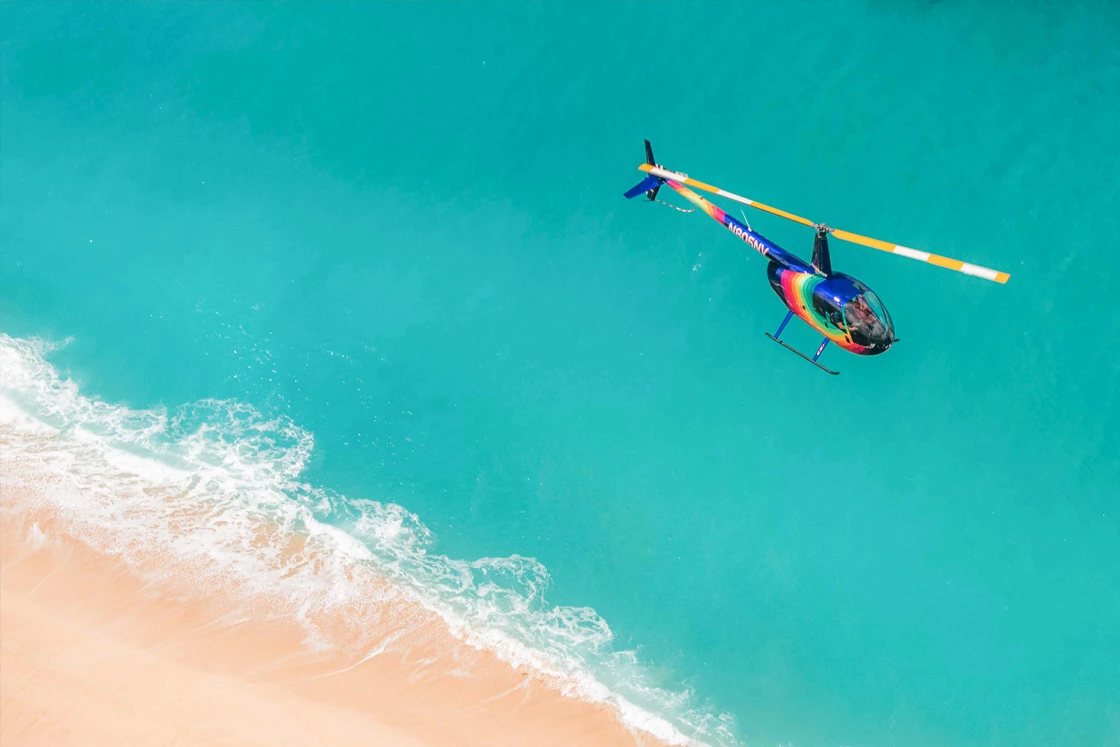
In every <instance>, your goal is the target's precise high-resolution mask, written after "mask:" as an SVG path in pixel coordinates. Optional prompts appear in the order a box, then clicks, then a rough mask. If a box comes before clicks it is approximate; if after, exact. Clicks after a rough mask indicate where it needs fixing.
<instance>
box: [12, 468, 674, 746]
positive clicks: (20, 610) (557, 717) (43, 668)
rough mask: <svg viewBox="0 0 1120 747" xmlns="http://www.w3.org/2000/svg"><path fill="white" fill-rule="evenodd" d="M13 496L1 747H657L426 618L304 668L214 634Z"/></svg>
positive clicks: (275, 650) (199, 614) (271, 644)
mask: <svg viewBox="0 0 1120 747" xmlns="http://www.w3.org/2000/svg"><path fill="white" fill-rule="evenodd" d="M9 466H10V465H9ZM5 490H7V491H8V492H7V494H5V495H3V496H2V498H3V505H4V522H3V527H2V531H0V744H2V745H3V746H4V747H9V746H11V747H15V746H16V745H40V744H41V745H57V746H62V745H70V744H75V745H85V746H91V747H92V746H94V745H113V746H114V747H123V745H146V746H155V745H196V744H197V745H204V744H205V745H210V744H221V745H258V744H259V745H271V746H280V745H289V744H290V745H300V747H306V746H307V745H333V746H336V747H343V746H344V745H351V744H353V745H358V744H360V745H363V746H368V745H383V746H385V747H393V746H394V745H401V746H404V745H565V746H568V747H570V746H573V745H612V746H618V745H635V744H637V745H655V744H659V743H658V742H656V741H655V740H654V739H652V738H650V737H649V736H648V735H644V734H640V735H635V734H632V733H631V732H629V731H628V730H627V729H626V728H624V727H623V725H622V724H621V723H620V722H619V721H618V720H617V718H616V717H615V714H614V712H613V711H612V710H611V709H610V708H608V707H606V706H599V705H593V704H589V703H586V702H582V701H578V700H576V699H573V698H569V697H565V696H563V695H561V694H559V693H558V692H557V691H555V690H554V689H552V688H550V687H548V686H546V685H545V684H544V683H542V682H540V681H539V680H537V679H535V678H533V677H530V676H528V674H527V673H526V672H518V671H516V670H515V669H513V668H512V667H510V666H508V665H506V664H505V663H503V662H501V661H499V660H498V659H497V658H496V657H494V656H492V655H490V654H487V653H484V652H479V651H476V650H474V649H472V648H470V647H468V646H466V645H465V644H463V643H461V642H459V641H458V640H456V639H454V638H453V637H452V636H451V635H450V633H449V632H448V631H447V630H446V629H445V628H441V626H442V622H441V621H439V620H438V619H436V618H432V617H431V616H428V617H425V616H424V615H425V611H423V610H404V611H402V614H405V615H411V618H410V619H411V620H412V621H413V623H414V625H413V630H411V632H409V633H408V634H407V635H406V636H404V637H402V638H401V639H400V640H398V641H397V644H398V645H395V646H394V647H393V648H392V649H391V650H387V651H385V652H384V653H381V654H379V655H377V656H374V657H372V658H369V659H368V660H366V661H364V662H360V661H359V662H355V661H351V660H348V659H345V658H344V657H341V655H339V654H334V655H331V656H324V655H319V656H312V655H310V654H308V653H307V648H306V646H305V644H304V642H303V640H302V639H303V634H302V632H301V631H300V630H299V629H298V628H297V627H296V626H294V625H290V626H289V625H285V624H279V623H268V624H266V623H263V622H261V621H260V620H255V619H243V620H240V621H236V622H231V621H219V619H218V618H216V617H215V615H216V613H215V609H217V607H216V606H215V605H214V604H211V603H209V602H208V601H207V600H195V601H192V602H184V601H177V600H174V599H171V598H169V597H168V596H167V595H160V594H159V592H160V590H159V589H153V588H152V587H151V586H150V585H144V584H142V583H140V581H139V580H137V579H136V578H134V577H133V576H131V575H129V573H127V572H126V571H125V570H124V568H123V567H122V566H120V565H119V564H118V563H117V561H114V560H111V559H109V558H107V557H105V556H101V555H97V554H95V553H94V552H92V551H91V550H90V549H89V548H87V547H86V546H84V545H82V544H80V543H78V542H76V541H74V540H72V539H69V538H67V537H66V536H64V535H63V534H61V532H60V531H59V530H57V527H56V525H55V524H54V523H53V522H52V520H51V517H50V516H49V515H37V516H29V515H26V514H21V513H19V511H17V510H15V509H14V508H13V507H15V506H17V505H18V504H19V501H18V500H17V499H16V498H17V497H16V496H13V495H12V494H11V490H12V488H11V483H10V482H9V483H8V485H7V486H6V487H5ZM32 527H34V529H33V528H32ZM44 538H45V539H44ZM215 595H216V596H217V595H218V592H215ZM417 620H419V621H420V623H419V624H415V623H416V621H417ZM339 670H345V671H339Z"/></svg>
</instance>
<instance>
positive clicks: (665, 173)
mask: <svg viewBox="0 0 1120 747" xmlns="http://www.w3.org/2000/svg"><path fill="white" fill-rule="evenodd" d="M638 168H639V169H641V170H642V171H645V172H647V173H650V174H652V175H654V176H660V177H661V178H662V179H672V180H673V181H676V182H680V183H681V184H687V185H688V186H690V187H693V188H695V189H699V190H703V191H704V192H709V193H711V194H714V195H719V196H720V197H726V198H727V199H729V200H734V201H735V202H741V203H742V204H744V205H750V206H751V207H753V208H757V209H758V210H764V211H766V212H767V213H772V214H774V215H777V216H780V217H782V218H785V219H787V220H792V221H794V222H796V223H800V224H801V225H803V226H809V227H810V228H812V227H815V225H816V224H815V223H813V221H811V220H808V219H806V218H802V217H801V216H800V215H794V214H793V213H787V212H786V211H785V210H779V209H778V208H775V207H770V206H769V205H764V204H763V203H761V202H755V201H754V200H751V199H748V198H746V197H743V196H742V195H737V194H734V193H733V192H728V191H727V190H724V189H720V188H719V187H713V186H712V185H711V184H705V183H704V182H701V181H697V180H696V179H693V178H691V177H690V176H689V175H688V174H681V173H679V172H676V171H669V170H668V169H663V168H661V167H660V166H652V165H650V164H648V163H643V164H642V165H640V166H639V167H638ZM831 231H832V235H833V236H835V237H836V238H838V239H840V240H842V241H850V242H852V243H853V244H860V245H862V246H869V247H871V248H872V249H879V250H881V251H884V252H890V253H891V254H898V255H900V256H902V257H909V258H910V259H916V260H918V261H919V262H927V263H929V264H931V265H937V266H938V267H944V268H946V269H949V270H956V271H957V272H963V273H964V274H966V275H972V276H973V277H978V278H983V279H984V280H993V281H995V282H997V283H1006V282H1007V281H1008V280H1009V279H1010V277H1011V276H1010V275H1008V274H1007V273H1006V272H999V271H998V270H991V269H988V268H987V267H981V266H979V265H973V264H969V263H968V262H962V261H960V260H959V259H951V258H949V257H942V256H940V255H938V254H930V253H929V252H923V251H920V250H918V249H911V248H910V247H908V246H902V245H900V244H892V243H890V242H888V241H880V240H879V239H872V238H869V237H867V236H861V235H860V234H858V233H852V232H851V231H842V230H840V229H838V228H834V229H831Z"/></svg>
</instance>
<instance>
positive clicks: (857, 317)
mask: <svg viewBox="0 0 1120 747" xmlns="http://www.w3.org/2000/svg"><path fill="white" fill-rule="evenodd" d="M844 323H845V324H846V325H847V327H848V333H849V334H850V335H851V338H852V342H854V343H856V344H857V345H863V346H864V347H868V348H887V347H889V346H890V344H891V343H892V342H893V341H894V325H893V324H891V317H890V315H889V314H888V313H887V310H886V308H885V307H884V306H883V303H882V301H880V300H879V297H878V296H876V295H875V294H874V293H872V292H871V290H870V289H868V290H865V291H863V292H862V293H860V294H859V295H857V296H853V297H852V299H851V300H850V301H848V302H847V303H846V304H844Z"/></svg>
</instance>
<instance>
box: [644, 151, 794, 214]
mask: <svg viewBox="0 0 1120 747" xmlns="http://www.w3.org/2000/svg"><path fill="white" fill-rule="evenodd" d="M638 168H639V169H641V170H642V171H647V172H649V173H650V174H653V175H654V176H660V177H661V178H662V179H672V180H673V181H675V182H680V183H681V184H687V185H688V186H690V187H694V188H695V189H701V190H703V191H705V192H710V193H712V194H714V195H719V196H720V197H726V198H727V199H729V200H735V202H741V203H743V204H744V205H750V206H751V207H753V208H757V209H759V210H765V211H766V212H768V213H773V214H774V215H780V216H781V217H783V218H786V219H787V220H792V221H794V222H796V223H800V224H801V225H803V226H809V227H812V225H813V221H811V220H809V219H808V218H802V217H801V216H800V215H794V214H793V213H787V212H786V211H785V210H779V209H778V208H776V207H770V206H769V205H764V204H762V203H761V202H755V201H754V200H749V199H747V198H746V197H743V196H742V195H737V194H734V193H732V192H728V191H727V190H725V189H720V188H719V187H713V186H712V185H711V184H705V183H704V182H700V181H697V180H695V179H693V178H691V177H689V175H688V174H679V173H677V172H676V171H669V169H663V168H661V167H660V166H651V165H649V164H648V163H643V164H642V165H641V166H639V167H638Z"/></svg>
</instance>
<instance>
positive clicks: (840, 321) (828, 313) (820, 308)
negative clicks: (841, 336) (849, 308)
mask: <svg viewBox="0 0 1120 747" xmlns="http://www.w3.org/2000/svg"><path fill="white" fill-rule="evenodd" d="M813 311H815V312H817V316H820V317H823V318H824V319H825V320H826V321H827V322H828V323H829V324H830V325H832V326H833V327H836V328H837V329H839V330H840V331H841V332H847V331H848V327H847V325H846V324H844V314H843V312H841V311H840V309H839V308H837V307H836V306H833V305H832V304H830V303H829V302H828V299H825V298H822V297H820V296H818V295H816V294H813Z"/></svg>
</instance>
